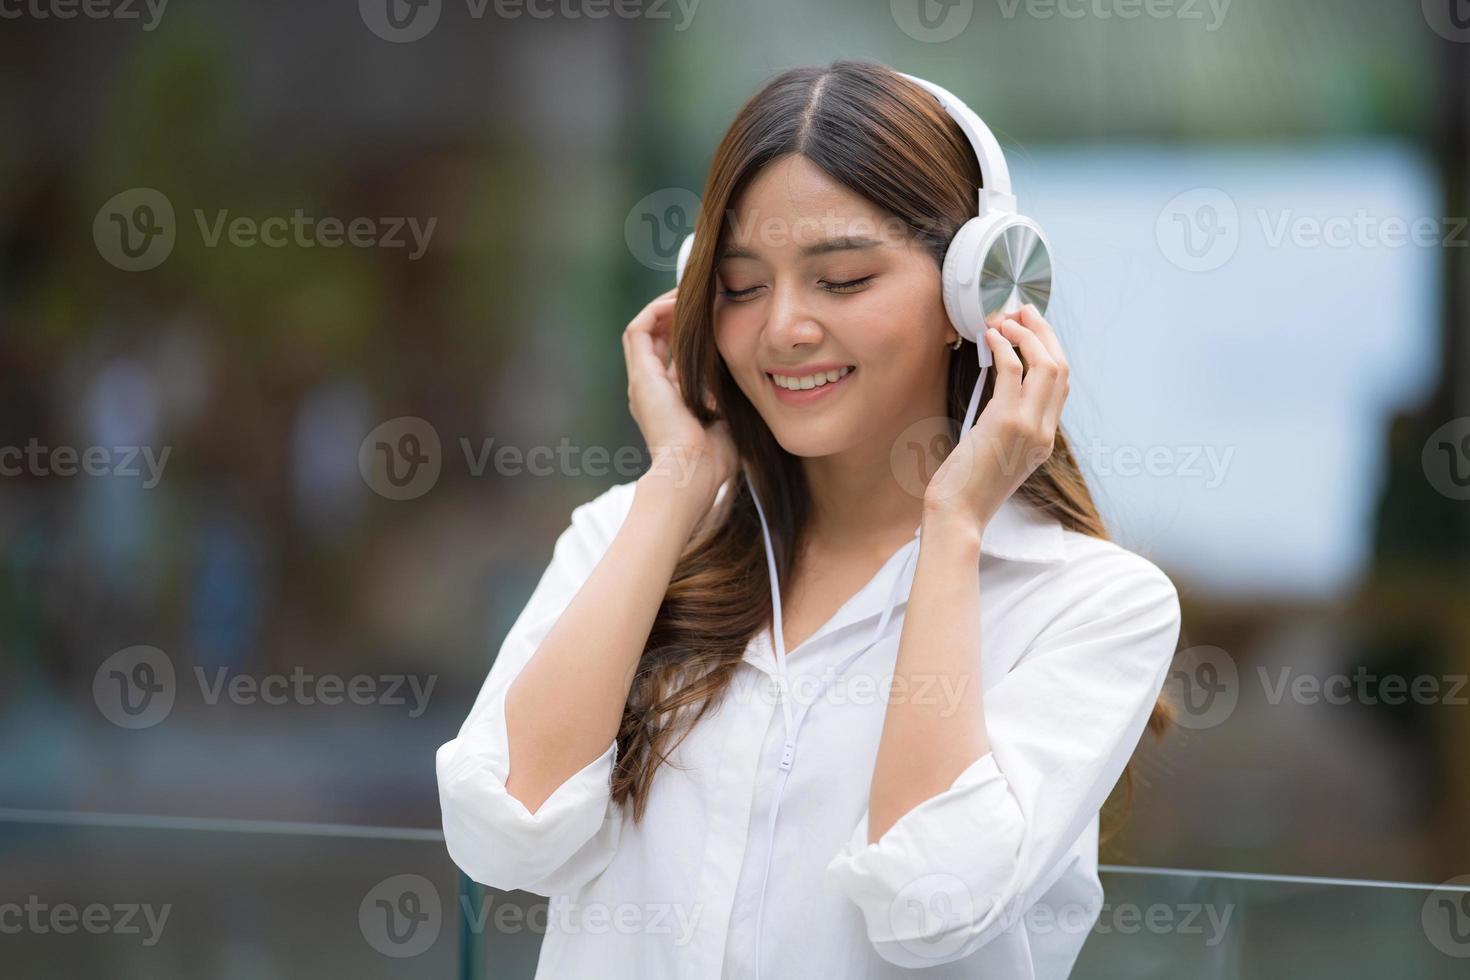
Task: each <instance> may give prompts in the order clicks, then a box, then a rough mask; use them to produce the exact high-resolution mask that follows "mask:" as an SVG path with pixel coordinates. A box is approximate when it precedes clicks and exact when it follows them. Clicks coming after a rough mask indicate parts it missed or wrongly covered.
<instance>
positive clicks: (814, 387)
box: [766, 364, 857, 405]
mask: <svg viewBox="0 0 1470 980" xmlns="http://www.w3.org/2000/svg"><path fill="white" fill-rule="evenodd" d="M814 366H815V367H817V368H819V370H816V371H808V372H807V373H806V374H773V373H771V372H769V371H768V372H766V376H767V377H769V378H770V379H771V384H772V385H773V386H774V387H775V389H776V397H777V398H779V399H780V400H781V401H783V402H786V403H787V404H792V405H804V404H806V403H807V402H810V401H813V400H815V399H817V398H820V397H822V396H824V395H826V394H828V393H829V392H830V391H831V390H832V389H834V388H837V387H839V386H840V385H841V384H842V383H843V382H844V381H845V380H846V379H847V376H848V375H850V374H852V372H853V371H855V370H857V369H856V368H854V367H853V366H852V365H850V364H844V365H840V366H834V367H831V368H827V369H825V370H821V369H820V368H822V365H814Z"/></svg>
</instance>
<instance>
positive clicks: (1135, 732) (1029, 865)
mask: <svg viewBox="0 0 1470 980" xmlns="http://www.w3.org/2000/svg"><path fill="white" fill-rule="evenodd" d="M1069 564H1073V563H1069ZM1075 564H1076V565H1077V566H1078V567H1076V568H1068V569H1067V574H1068V576H1069V577H1071V576H1073V575H1075V576H1076V577H1075V578H1074V579H1073V580H1074V581H1082V582H1085V583H1086V585H1085V587H1082V586H1079V587H1078V588H1076V589H1075V590H1072V592H1069V593H1068V596H1069V598H1070V597H1071V596H1072V595H1073V594H1074V593H1075V598H1072V599H1071V601H1070V602H1069V604H1068V605H1067V607H1066V608H1065V609H1064V610H1063V611H1062V612H1061V614H1060V615H1059V616H1058V617H1057V619H1056V620H1055V621H1053V622H1052V623H1050V624H1049V625H1048V626H1047V627H1046V628H1045V629H1043V631H1042V633H1041V635H1040V636H1038V637H1037V639H1036V640H1035V641H1034V642H1033V643H1032V645H1031V646H1030V647H1029V648H1028V649H1027V650H1026V651H1025V652H1024V653H1023V654H1022V656H1021V657H1020V658H1019V659H1018V661H1017V663H1016V666H1015V667H1014V668H1013V669H1011V670H1010V671H1009V672H1007V673H1006V675H1005V676H1004V677H1002V678H1000V679H999V680H997V681H996V682H995V683H994V684H993V685H991V686H988V687H987V690H986V691H985V695H984V704H985V727H986V733H987V735H988V738H989V742H990V751H989V752H987V753H986V754H985V755H983V756H981V757H980V758H979V759H977V760H975V762H974V763H972V764H971V765H970V766H969V767H968V768H966V769H965V770H964V771H963V772H962V773H960V775H959V776H958V777H956V778H955V780H954V782H953V783H952V784H951V786H950V787H949V788H948V789H947V790H944V791H943V792H941V793H939V794H938V795H936V796H934V797H931V798H930V799H928V800H925V801H924V802H923V803H920V804H919V805H918V806H916V807H914V808H913V809H911V810H910V811H908V812H907V813H905V814H904V815H903V816H902V817H900V818H899V819H898V820H897V821H896V822H895V823H894V824H893V826H891V827H890V828H889V829H888V830H887V832H885V833H884V834H883V836H882V837H881V838H879V839H878V840H877V841H875V842H873V843H872V844H869V843H868V842H867V841H868V813H867V812H866V811H865V812H864V813H863V816H862V819H861V820H860V821H859V823H858V826H857V827H856V828H855V829H854V830H853V832H852V834H851V836H850V837H849V839H848V840H847V841H846V842H845V843H844V844H843V846H842V848H841V850H840V851H839V853H838V854H837V855H836V856H835V857H834V858H833V859H832V860H831V862H829V863H828V865H827V872H828V874H830V875H831V876H832V877H833V878H834V879H835V880H836V882H837V883H838V885H839V886H840V887H841V888H842V889H843V891H844V892H846V894H847V895H848V896H849V898H851V899H852V901H853V902H855V903H856V904H857V905H858V907H859V908H860V909H861V910H862V913H863V917H864V920H865V922H866V926H867V932H868V937H869V940H870V941H871V942H872V944H873V946H874V948H875V950H876V951H877V953H878V954H879V955H880V956H882V957H883V958H884V959H885V960H888V961H889V962H891V963H894V964H897V965H899V966H904V967H911V968H912V967H927V966H935V965H937V964H940V963H946V962H951V961H954V960H958V959H962V958H964V957H966V956H969V955H970V954H972V953H973V952H975V951H976V950H977V949H979V948H980V947H981V946H984V945H985V944H986V943H988V942H990V941H991V940H992V939H994V938H995V937H996V936H997V935H999V934H1001V933H1003V932H1005V931H1007V930H1009V929H1010V928H1011V927H1012V926H1014V925H1015V923H1016V921H1017V920H1019V919H1020V918H1021V916H1022V915H1024V913H1025V912H1026V911H1027V910H1028V909H1029V908H1030V907H1031V906H1032V905H1033V904H1034V903H1035V902H1036V901H1037V900H1038V899H1039V898H1040V897H1041V895H1042V894H1044V893H1045V891H1046V889H1047V888H1049V887H1051V884H1052V882H1053V880H1054V879H1055V877H1056V874H1055V872H1056V870H1057V868H1058V866H1059V864H1060V862H1061V860H1062V859H1063V858H1064V857H1065V856H1066V854H1067V852H1068V850H1069V849H1070V848H1071V846H1072V845H1073V844H1074V843H1075V842H1076V841H1077V839H1078V837H1079V836H1081V834H1082V832H1083V831H1084V830H1085V829H1086V828H1087V825H1088V824H1089V823H1090V822H1091V821H1092V819H1093V818H1094V817H1095V816H1096V815H1097V813H1098V811H1099V809H1100V808H1101V806H1102V804H1103V803H1104V802H1105V801H1106V799H1107V796H1108V794H1109V793H1110V792H1111V791H1112V789H1113V786H1114V785H1115V784H1116V783H1117V781H1118V779H1119V777H1120V776H1121V775H1122V773H1123V769H1124V767H1125V766H1126V765H1127V763H1128V760H1129V757H1130V756H1131V755H1132V753H1133V750H1134V749H1135V747H1136V746H1137V744H1138V740H1139V738H1140V737H1141V736H1142V734H1143V730H1144V726H1145V725H1146V724H1147V721H1148V718H1149V714H1150V713H1151V711H1152V710H1153V706H1154V703H1155V701H1156V700H1157V698H1158V696H1159V693H1160V691H1161V690H1162V689H1163V686H1164V682H1165V680H1166V679H1167V676H1168V671H1169V667H1170V664H1171V662H1172V660H1173V655H1174V647H1175V644H1176V643H1177V642H1178V638H1179V629H1180V610H1179V598H1178V593H1177V592H1176V590H1175V588H1174V585H1173V583H1172V582H1170V581H1169V579H1168V577H1167V576H1166V575H1164V573H1163V572H1161V571H1160V570H1159V569H1158V568H1157V567H1155V566H1154V565H1153V564H1152V563H1150V562H1149V561H1148V560H1146V559H1144V558H1142V557H1141V556H1139V555H1137V554H1134V553H1133V552H1129V551H1126V550H1123V549H1117V550H1112V551H1109V552H1104V553H1102V554H1101V555H1099V556H1098V557H1097V559H1096V560H1094V559H1089V560H1083V561H1077V562H1075Z"/></svg>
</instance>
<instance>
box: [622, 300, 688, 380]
mask: <svg viewBox="0 0 1470 980" xmlns="http://www.w3.org/2000/svg"><path fill="white" fill-rule="evenodd" d="M676 299H677V296H676V295H675V291H674V290H672V289H671V290H669V291H668V292H666V293H664V294H662V295H660V296H655V297H654V298H653V299H652V300H650V301H649V303H648V305H647V306H645V307H643V309H641V310H639V311H638V314H637V315H636V316H635V317H633V319H632V320H630V321H629V322H628V328H627V329H626V330H624V331H623V357H624V358H625V359H626V360H627V362H628V369H629V372H630V377H629V380H630V381H631V380H632V378H631V372H632V370H633V367H634V365H635V364H638V365H645V366H646V367H647V368H648V369H650V370H655V371H658V372H659V373H663V372H664V370H665V368H666V366H667V365H668V363H669V361H670V354H671V348H670V345H669V337H668V334H669V325H670V323H671V322H672V321H673V315H674V302H675V300H676Z"/></svg>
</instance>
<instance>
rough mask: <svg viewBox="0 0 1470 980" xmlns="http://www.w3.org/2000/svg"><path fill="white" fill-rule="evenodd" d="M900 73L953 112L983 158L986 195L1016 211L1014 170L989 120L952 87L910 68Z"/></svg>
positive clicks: (996, 205) (993, 203) (994, 203)
mask: <svg viewBox="0 0 1470 980" xmlns="http://www.w3.org/2000/svg"><path fill="white" fill-rule="evenodd" d="M897 74H899V75H902V76H903V77H904V78H907V79H908V80H909V81H911V82H913V83H914V84H915V85H918V86H919V87H920V88H923V89H925V90H926V91H928V92H929V94H931V95H933V96H934V98H936V99H938V100H939V104H940V105H941V106H943V107H944V111H945V112H947V113H949V114H950V115H951V116H953V117H954V120H955V122H957V123H959V124H960V129H961V130H963V131H964V133H965V136H966V137H967V138H968V139H969V140H970V145H971V146H973V147H974V148H975V158H976V159H977V160H979V161H980V178H981V180H983V181H984V182H985V183H984V186H983V187H982V188H981V195H982V199H984V198H989V199H990V200H989V201H988V202H987V203H988V204H989V207H990V208H999V209H1001V210H1005V211H1014V210H1015V209H1016V205H1015V197H1014V196H1013V195H1012V193H1011V170H1010V167H1008V166H1006V158H1005V154H1004V153H1002V152H1001V150H1000V143H999V142H998V141H997V140H996V138H995V134H994V133H992V132H991V131H990V127H989V126H987V125H985V121H984V120H982V119H981V118H980V117H979V116H977V115H976V114H975V111H974V110H973V109H971V108H970V107H969V106H967V105H965V104H964V103H963V102H961V101H960V100H959V99H958V98H957V97H956V96H955V95H954V93H953V92H950V91H949V90H948V89H945V88H942V87H940V86H938V85H935V84H934V83H933V82H930V81H926V80H924V79H922V78H919V77H918V76H916V75H910V74H908V73H907V72H898V73H897ZM986 192H989V193H986ZM986 210H988V208H986V207H984V206H982V207H981V211H982V212H984V211H986Z"/></svg>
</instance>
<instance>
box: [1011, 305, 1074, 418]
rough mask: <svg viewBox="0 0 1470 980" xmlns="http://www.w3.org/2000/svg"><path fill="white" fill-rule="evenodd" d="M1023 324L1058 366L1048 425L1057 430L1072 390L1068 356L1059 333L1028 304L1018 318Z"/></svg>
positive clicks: (1048, 408)
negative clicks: (1068, 394) (1038, 339)
mask: <svg viewBox="0 0 1470 980" xmlns="http://www.w3.org/2000/svg"><path fill="white" fill-rule="evenodd" d="M1018 318H1019V319H1020V321H1021V323H1022V324H1023V325H1024V326H1026V327H1028V328H1030V330H1031V331H1032V332H1033V333H1035V334H1036V336H1038V337H1040V338H1041V342H1042V343H1043V344H1045V345H1046V349H1047V350H1048V351H1050V352H1051V356H1052V360H1053V361H1055V362H1056V365H1057V382H1056V384H1055V385H1054V386H1053V388H1052V397H1051V400H1050V402H1049V403H1048V405H1047V413H1046V417H1047V424H1048V425H1050V426H1051V427H1052V428H1055V427H1056V425H1057V423H1058V421H1059V420H1060V419H1061V416H1062V405H1063V404H1064V403H1065V402H1066V400H1067V392H1068V391H1069V390H1070V389H1071V381H1070V375H1071V371H1072V369H1071V366H1070V365H1069V364H1068V363H1067V355H1066V353H1065V352H1064V351H1063V350H1062V342H1061V341H1060V340H1059V339H1058V338H1057V333H1056V331H1055V330H1053V329H1052V325H1051V323H1049V322H1048V321H1047V319H1046V317H1044V316H1042V315H1041V311H1040V310H1038V309H1037V308H1036V307H1035V306H1034V305H1033V304H1031V303H1027V304H1026V305H1025V306H1023V307H1021V312H1020V315H1019V317H1018Z"/></svg>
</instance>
